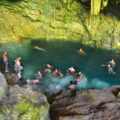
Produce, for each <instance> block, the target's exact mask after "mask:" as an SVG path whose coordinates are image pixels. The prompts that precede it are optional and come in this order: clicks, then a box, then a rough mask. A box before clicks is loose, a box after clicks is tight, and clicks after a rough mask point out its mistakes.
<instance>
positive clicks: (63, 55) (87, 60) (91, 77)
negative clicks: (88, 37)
mask: <svg viewBox="0 0 120 120" xmlns="http://www.w3.org/2000/svg"><path fill="white" fill-rule="evenodd" d="M34 46H39V47H42V48H44V49H46V52H43V51H38V50H36V49H35V48H34ZM0 48H1V49H0V54H1V63H2V54H3V52H4V51H7V52H8V58H9V66H13V65H14V60H15V58H16V57H22V60H21V65H22V66H23V67H24V71H23V77H24V79H27V77H33V78H35V77H36V74H37V71H38V70H39V69H43V65H44V64H47V63H49V64H51V65H53V66H54V67H55V68H58V69H60V70H62V71H63V73H64V77H63V79H61V80H60V79H59V78H51V77H48V76H47V75H44V79H43V82H42V84H40V85H38V87H40V88H43V89H47V88H51V89H52V88H54V87H55V86H56V85H57V87H58V88H59V87H61V88H62V89H64V88H66V86H67V85H68V84H69V81H70V80H71V79H72V76H67V75H66V70H67V69H68V68H69V67H70V66H74V68H75V69H76V71H82V73H83V77H82V80H81V81H80V84H79V85H78V86H77V87H79V88H82V89H88V88H97V89H101V88H104V87H109V86H112V85H116V84H117V85H118V84H120V74H119V73H120V52H119V51H120V50H117V51H114V50H104V49H98V48H91V47H88V46H83V45H81V43H80V42H71V41H60V40H56V41H50V42H47V41H45V40H44V41H43V40H29V39H26V40H25V41H24V43H23V44H21V43H20V42H17V43H9V44H1V45H0ZM80 48H83V49H84V50H85V52H86V54H85V55H81V54H78V53H77V52H76V50H78V49H80ZM112 58H113V59H115V61H116V67H115V72H116V75H110V74H108V72H107V68H106V67H101V64H106V63H107V62H108V61H109V60H111V59H112Z"/></svg>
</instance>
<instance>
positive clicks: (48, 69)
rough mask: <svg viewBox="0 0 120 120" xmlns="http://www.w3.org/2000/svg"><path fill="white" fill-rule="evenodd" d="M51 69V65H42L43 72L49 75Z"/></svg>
mask: <svg viewBox="0 0 120 120" xmlns="http://www.w3.org/2000/svg"><path fill="white" fill-rule="evenodd" d="M52 68H53V66H52V65H50V64H46V65H44V72H48V73H51V72H52Z"/></svg>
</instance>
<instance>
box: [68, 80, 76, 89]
mask: <svg viewBox="0 0 120 120" xmlns="http://www.w3.org/2000/svg"><path fill="white" fill-rule="evenodd" d="M75 87H76V83H73V81H70V85H69V86H68V88H69V89H71V90H74V89H75Z"/></svg>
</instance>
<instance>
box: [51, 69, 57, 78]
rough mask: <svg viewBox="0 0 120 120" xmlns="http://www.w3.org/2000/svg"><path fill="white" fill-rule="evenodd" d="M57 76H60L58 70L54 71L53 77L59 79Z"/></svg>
mask: <svg viewBox="0 0 120 120" xmlns="http://www.w3.org/2000/svg"><path fill="white" fill-rule="evenodd" d="M57 75H58V70H57V69H55V70H53V72H52V76H54V77H57Z"/></svg>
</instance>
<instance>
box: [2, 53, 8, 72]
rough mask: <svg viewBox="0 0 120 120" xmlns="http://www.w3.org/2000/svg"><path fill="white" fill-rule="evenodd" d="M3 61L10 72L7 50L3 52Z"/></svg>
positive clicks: (6, 70) (6, 69)
mask: <svg viewBox="0 0 120 120" xmlns="http://www.w3.org/2000/svg"><path fill="white" fill-rule="evenodd" d="M3 63H4V64H5V72H9V70H8V58H7V52H4V54H3Z"/></svg>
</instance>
